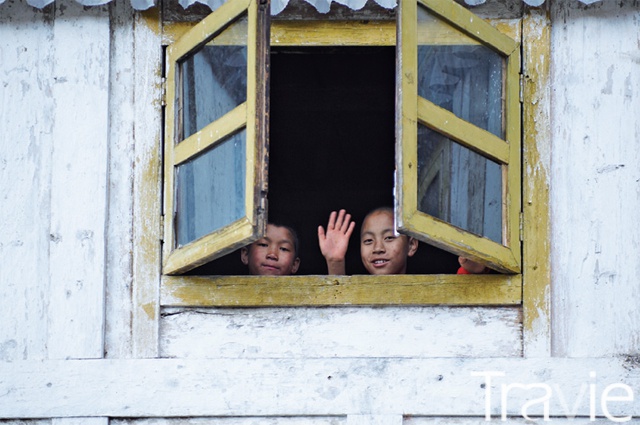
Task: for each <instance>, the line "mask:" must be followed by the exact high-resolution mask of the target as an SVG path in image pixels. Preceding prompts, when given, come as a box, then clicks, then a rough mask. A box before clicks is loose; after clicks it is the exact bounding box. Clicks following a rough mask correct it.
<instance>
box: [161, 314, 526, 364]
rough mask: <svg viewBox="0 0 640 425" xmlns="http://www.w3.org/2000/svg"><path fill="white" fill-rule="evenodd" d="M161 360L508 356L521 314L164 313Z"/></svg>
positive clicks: (513, 352)
mask: <svg viewBox="0 0 640 425" xmlns="http://www.w3.org/2000/svg"><path fill="white" fill-rule="evenodd" d="M162 316H163V317H162V321H161V325H160V329H161V333H160V347H161V348H160V350H161V351H160V354H161V356H163V357H172V358H183V357H195V358H203V357H228V358H241V357H242V358H264V357H269V358H277V357H296V358H303V357H471V356H475V357H509V356H514V357H515V356H520V355H521V354H522V345H521V326H520V311H519V308H513V307H512V308H444V307H384V308H356V307H334V308H323V309H321V310H318V309H317V308H262V309H233V310H229V309H221V308H218V309H175V308H172V309H164V310H163V314H162Z"/></svg>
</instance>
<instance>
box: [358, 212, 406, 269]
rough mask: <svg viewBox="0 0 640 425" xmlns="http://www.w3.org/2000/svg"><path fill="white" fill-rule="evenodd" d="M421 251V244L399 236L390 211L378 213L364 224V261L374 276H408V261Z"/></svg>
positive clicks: (361, 235) (404, 236)
mask: <svg viewBox="0 0 640 425" xmlns="http://www.w3.org/2000/svg"><path fill="white" fill-rule="evenodd" d="M417 249H418V241H417V240H415V239H413V238H409V237H408V236H406V235H398V234H397V233H396V232H395V228H394V226H393V216H392V215H391V213H390V212H389V211H376V212H373V213H372V214H370V215H369V216H368V217H367V218H366V219H365V220H364V223H362V231H361V234H360V257H361V258H362V264H364V267H365V268H366V269H367V271H368V272H369V273H370V274H404V273H406V272H407V257H411V256H412V255H413V254H415V252H416V250H417Z"/></svg>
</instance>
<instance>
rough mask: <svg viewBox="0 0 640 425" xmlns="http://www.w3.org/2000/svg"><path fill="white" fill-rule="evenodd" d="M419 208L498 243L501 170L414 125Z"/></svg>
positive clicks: (487, 161) (433, 132)
mask: <svg viewBox="0 0 640 425" xmlns="http://www.w3.org/2000/svg"><path fill="white" fill-rule="evenodd" d="M418 210H420V211H422V212H424V213H427V214H429V215H432V216H434V217H436V218H439V219H440V220H443V221H446V222H448V223H451V224H453V225H454V226H457V227H459V228H462V229H464V230H467V231H469V232H472V233H475V234H476V235H479V236H484V237H487V238H489V239H491V240H493V241H495V242H498V243H502V170H501V167H500V165H499V164H498V163H496V162H493V161H491V160H489V159H487V158H485V157H483V156H482V155H479V154H477V153H476V152H474V151H472V150H470V149H468V148H466V147H464V146H462V145H460V144H459V143H455V142H454V141H452V140H450V139H449V138H447V137H445V136H443V135H441V134H439V133H437V132H435V131H433V130H431V129H429V128H427V127H425V126H422V125H418Z"/></svg>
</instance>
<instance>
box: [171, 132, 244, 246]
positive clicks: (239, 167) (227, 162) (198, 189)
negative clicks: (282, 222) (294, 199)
mask: <svg viewBox="0 0 640 425" xmlns="http://www.w3.org/2000/svg"><path fill="white" fill-rule="evenodd" d="M245 138H246V132H245V131H244V130H243V131H242V132H240V133H237V134H236V135H234V136H232V137H230V138H229V139H227V140H225V141H224V142H222V143H220V144H218V145H216V146H215V147H214V148H212V149H210V150H208V151H207V152H205V153H204V154H202V155H200V156H198V157H197V158H195V159H192V160H191V161H188V162H185V163H184V164H182V165H180V166H178V168H177V170H176V191H177V192H176V240H177V243H178V246H181V245H185V244H187V243H189V242H192V241H194V240H196V239H198V238H200V237H202V236H205V235H206V234H208V233H211V232H213V231H215V230H217V229H220V228H222V227H224V226H226V225H228V224H231V223H233V222H234V221H236V220H238V219H240V218H242V217H244V216H245V207H244V205H245V204H244V202H245V191H246V188H245V168H246V167H245V156H246V154H245Z"/></svg>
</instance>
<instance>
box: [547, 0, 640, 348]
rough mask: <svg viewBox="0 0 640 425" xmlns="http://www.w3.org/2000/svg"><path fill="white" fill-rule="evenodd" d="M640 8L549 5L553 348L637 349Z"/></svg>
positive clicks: (639, 332) (639, 318)
mask: <svg viewBox="0 0 640 425" xmlns="http://www.w3.org/2000/svg"><path fill="white" fill-rule="evenodd" d="M639 17H640V14H639V13H638V8H637V6H636V5H632V4H627V3H621V4H613V3H603V4H602V5H601V7H599V8H598V9H595V10H591V9H585V8H579V7H577V5H572V4H571V2H560V3H553V4H552V5H551V20H552V22H558V25H552V27H551V52H552V54H551V65H552V71H551V72H552V76H553V79H554V81H553V84H552V87H554V92H553V93H554V95H553V96H552V100H553V103H552V109H551V110H552V111H553V112H554V117H553V118H552V122H553V123H554V125H553V126H552V127H551V129H552V130H551V131H552V133H551V137H552V140H553V149H552V151H551V164H552V168H551V178H550V181H551V182H553V186H552V191H551V205H552V211H553V221H552V228H553V229H554V230H553V238H552V241H551V246H552V247H553V249H552V251H551V252H552V264H553V265H554V267H553V268H552V277H553V301H552V304H553V320H552V326H553V328H552V329H553V332H552V334H553V340H552V346H553V347H554V351H555V354H556V355H563V356H564V355H566V356H593V355H611V354H617V353H630V352H634V353H635V352H637V350H638V341H640V309H638V302H637V300H638V294H639V291H640V287H639V285H638V282H639V280H638V275H639V274H640V263H639V262H638V261H637V252H638V249H639V248H640V227H638V224H637V213H636V212H637V211H638V210H639V209H640V197H639V196H638V182H639V181H640V149H639V145H638V143H637V141H638V140H639V139H640V126H639V124H638V120H637V119H636V117H638V116H640V102H638V101H637V99H638V96H639V95H640V92H639V90H640V84H638V81H640V67H638V61H640V57H639V56H638V45H637V37H636V36H635V35H637V34H638V33H639V32H640V20H639V19H638V18H639ZM630 34H634V36H629V35H630ZM605 318H606V319H605Z"/></svg>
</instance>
